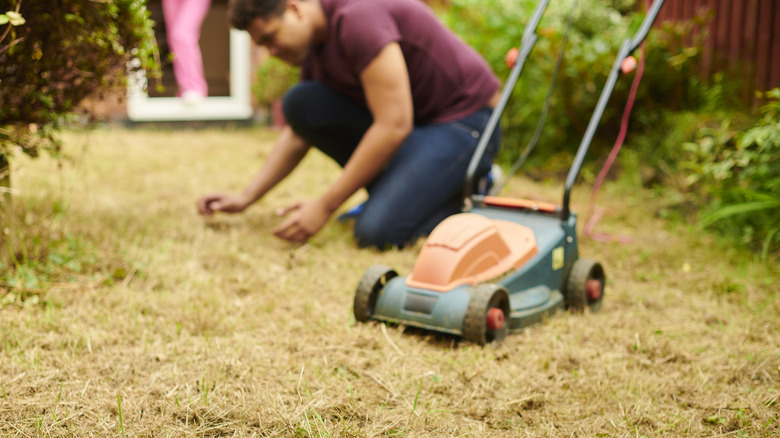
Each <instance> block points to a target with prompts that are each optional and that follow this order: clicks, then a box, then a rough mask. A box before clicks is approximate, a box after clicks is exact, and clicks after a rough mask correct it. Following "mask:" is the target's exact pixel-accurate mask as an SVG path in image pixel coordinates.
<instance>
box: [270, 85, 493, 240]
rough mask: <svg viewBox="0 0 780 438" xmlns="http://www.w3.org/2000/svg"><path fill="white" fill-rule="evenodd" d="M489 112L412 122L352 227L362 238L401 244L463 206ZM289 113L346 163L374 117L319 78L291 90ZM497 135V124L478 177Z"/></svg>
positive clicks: (296, 127) (294, 124) (304, 134)
mask: <svg viewBox="0 0 780 438" xmlns="http://www.w3.org/2000/svg"><path fill="white" fill-rule="evenodd" d="M491 111H492V110H491V109H490V108H488V107H485V108H483V109H481V110H479V111H477V112H475V113H474V114H471V115H469V116H467V117H464V118H462V119H460V120H457V121H454V122H448V123H432V124H427V125H415V127H414V130H413V131H412V133H411V134H410V135H409V137H407V138H406V140H404V143H403V144H402V145H401V147H400V148H399V150H398V151H397V152H396V154H395V155H394V156H393V158H392V159H391V161H390V163H388V165H387V167H386V168H385V169H384V170H383V171H382V173H381V174H380V175H379V176H378V177H377V178H376V179H375V180H374V181H373V182H371V184H369V185H368V187H366V189H367V191H368V194H369V198H368V201H366V203H365V205H364V206H363V210H362V212H361V213H360V215H359V216H358V217H357V219H356V222H355V230H354V233H355V238H356V239H357V241H358V244H359V245H361V246H375V247H378V248H380V249H384V248H386V247H388V246H399V247H400V246H403V245H405V244H407V243H410V242H412V241H413V240H414V239H416V238H418V237H420V236H425V235H427V234H428V233H430V232H431V230H433V228H434V227H435V226H436V225H437V224H438V223H439V222H441V221H442V220H444V219H445V218H446V217H447V216H450V215H452V214H455V213H458V212H460V211H461V207H462V203H463V199H462V197H463V184H464V180H465V177H466V171H467V168H468V165H469V162H470V161H471V157H472V155H473V154H474V150H475V149H476V146H477V143H478V141H479V137H480V135H481V133H482V130H483V129H484V128H485V125H486V124H487V120H488V118H489V117H490V113H491ZM284 117H285V118H286V119H287V123H288V124H289V125H290V127H291V128H292V129H293V131H294V132H295V133H296V134H297V135H298V136H300V137H301V138H303V139H304V140H306V141H307V142H308V143H309V144H310V145H312V146H315V147H316V148H318V149H320V150H321V151H322V152H324V153H325V154H326V155H328V156H330V157H331V158H332V159H334V160H335V161H336V162H337V163H338V164H339V165H341V166H342V167H343V166H344V165H345V164H346V162H347V160H349V157H350V156H351V155H352V152H353V151H354V150H355V148H356V147H357V145H358V143H359V142H360V139H361V138H362V137H363V134H364V133H365V132H366V130H368V127H369V126H370V125H371V122H372V120H373V119H372V117H371V113H370V112H369V111H368V108H366V107H363V106H360V105H356V104H354V103H352V101H350V100H349V99H347V98H346V97H344V96H343V95H341V94H339V93H337V92H335V91H333V90H332V89H330V88H328V87H326V86H325V85H323V84H322V83H320V82H318V81H305V82H302V83H300V84H298V85H296V86H295V87H293V88H292V89H291V90H290V91H289V92H288V93H287V95H286V96H285V98H284ZM500 136H501V134H500V130H499V129H496V132H495V133H494V134H493V136H492V138H491V141H490V143H489V146H488V148H487V150H486V151H485V154H484V156H483V157H482V160H481V162H480V165H479V166H478V169H477V174H476V177H475V180H477V179H478V178H480V177H482V176H484V175H485V174H487V172H488V171H489V170H490V166H491V164H492V163H493V158H494V157H495V154H496V150H497V148H498V144H499V139H500Z"/></svg>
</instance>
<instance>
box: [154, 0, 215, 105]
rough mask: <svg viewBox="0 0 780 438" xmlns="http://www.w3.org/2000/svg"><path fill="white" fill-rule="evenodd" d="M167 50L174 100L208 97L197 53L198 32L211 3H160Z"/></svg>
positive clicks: (188, 0) (186, 0) (196, 0)
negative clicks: (174, 86)
mask: <svg viewBox="0 0 780 438" xmlns="http://www.w3.org/2000/svg"><path fill="white" fill-rule="evenodd" d="M162 6H163V15H164V16H165V27H166V31H167V35H168V46H169V47H170V49H171V52H173V73H174V74H175V75H176V83H177V84H178V86H179V90H178V93H176V95H177V96H181V95H183V94H185V93H188V92H189V94H192V93H197V94H199V95H200V96H204V97H205V96H207V95H208V86H207V85H206V75H205V73H204V72H203V58H202V56H201V53H200V45H198V40H200V29H201V26H202V25H203V20H204V19H205V18H206V14H207V13H208V11H209V7H210V6H211V0H162Z"/></svg>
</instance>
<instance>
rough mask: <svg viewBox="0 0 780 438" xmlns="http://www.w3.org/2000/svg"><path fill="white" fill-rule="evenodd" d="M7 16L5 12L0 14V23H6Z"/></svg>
mask: <svg viewBox="0 0 780 438" xmlns="http://www.w3.org/2000/svg"><path fill="white" fill-rule="evenodd" d="M8 21H9V20H8V16H7V15H5V14H0V25H3V24H6V23H8Z"/></svg>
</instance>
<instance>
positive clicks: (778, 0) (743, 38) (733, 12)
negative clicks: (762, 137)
mask: <svg viewBox="0 0 780 438" xmlns="http://www.w3.org/2000/svg"><path fill="white" fill-rule="evenodd" d="M707 14H709V15H707ZM695 16H708V17H711V20H710V21H708V24H707V27H706V40H705V47H704V53H703V57H702V63H703V65H702V68H703V70H704V73H705V74H709V73H712V72H715V71H722V72H725V73H726V74H727V75H729V76H731V77H734V78H736V79H741V80H743V81H744V86H745V87H746V89H747V90H748V91H752V90H760V91H763V90H769V89H772V88H776V87H780V0H666V3H664V5H663V7H662V8H661V11H660V12H659V15H658V18H657V23H663V22H665V21H683V20H688V19H691V18H693V17H695ZM749 94H753V93H749Z"/></svg>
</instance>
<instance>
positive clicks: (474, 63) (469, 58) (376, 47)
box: [301, 0, 499, 123]
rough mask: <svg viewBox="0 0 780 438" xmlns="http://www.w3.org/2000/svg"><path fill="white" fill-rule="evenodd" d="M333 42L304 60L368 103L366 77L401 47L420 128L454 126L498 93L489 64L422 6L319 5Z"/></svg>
mask: <svg viewBox="0 0 780 438" xmlns="http://www.w3.org/2000/svg"><path fill="white" fill-rule="evenodd" d="M320 1H321V3H322V8H323V10H324V12H325V15H326V16H327V18H328V37H327V39H326V41H325V43H324V44H322V45H321V46H319V47H317V48H315V49H314V50H313V51H312V53H311V54H310V55H309V57H308V58H307V59H306V60H305V61H304V64H303V68H302V70H301V79H304V80H306V79H316V80H319V81H322V82H323V83H324V84H325V85H327V86H329V87H331V88H333V89H334V90H336V91H338V92H340V93H342V94H344V95H346V96H347V97H348V98H349V99H351V100H352V101H354V102H356V103H359V104H361V105H366V101H365V96H364V94H363V88H362V86H361V84H360V73H361V72H362V71H363V69H365V68H366V66H368V64H369V63H370V62H371V61H372V60H373V59H374V58H375V57H376V56H377V55H378V54H379V52H380V51H381V50H382V48H383V47H384V46H386V45H387V44H388V43H391V42H394V41H395V42H398V43H399V45H400V46H401V50H402V51H403V54H404V58H405V60H406V65H407V69H408V70H409V79H410V83H411V88H412V100H413V102H414V121H415V123H431V122H448V121H452V120H456V119H459V118H461V117H464V116H467V115H469V114H471V113H473V112H475V111H477V110H478V109H480V108H482V107H483V106H485V105H486V104H487V102H488V101H489V100H490V98H491V97H492V96H493V95H494V94H495V92H496V90H497V89H498V87H499V82H498V79H497V78H496V76H495V74H493V72H492V71H491V70H490V67H489V66H488V65H487V63H486V62H485V60H484V59H483V58H482V57H481V56H480V55H479V54H478V53H477V52H476V51H475V50H473V49H472V48H471V47H469V46H468V45H467V44H466V43H464V42H463V41H462V40H461V39H460V38H458V37H457V36H456V35H455V34H454V33H453V32H452V31H450V30H449V29H447V27H445V26H444V25H443V24H442V23H441V22H440V21H439V20H438V19H437V18H436V16H435V15H434V14H433V12H432V11H431V10H430V8H429V7H428V6H427V5H425V4H424V3H423V2H422V1H421V0H320Z"/></svg>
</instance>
